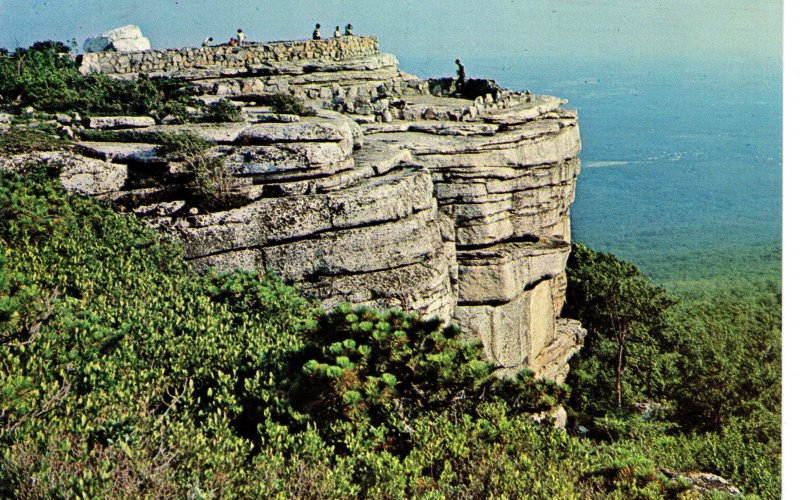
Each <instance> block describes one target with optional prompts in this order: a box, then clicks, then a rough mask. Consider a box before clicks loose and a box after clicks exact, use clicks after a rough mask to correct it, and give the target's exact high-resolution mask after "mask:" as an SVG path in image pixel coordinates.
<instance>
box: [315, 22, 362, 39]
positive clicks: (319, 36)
mask: <svg viewBox="0 0 800 500" xmlns="http://www.w3.org/2000/svg"><path fill="white" fill-rule="evenodd" d="M321 28H322V26H321V25H320V24H319V23H317V25H316V26H315V27H314V32H313V33H312V34H311V39H312V40H322V33H321V31H320V29H321ZM344 36H353V25H352V24H350V23H347V26H345V27H344ZM333 38H342V32H341V31H339V27H338V26H337V27H336V29H335V30H333Z"/></svg>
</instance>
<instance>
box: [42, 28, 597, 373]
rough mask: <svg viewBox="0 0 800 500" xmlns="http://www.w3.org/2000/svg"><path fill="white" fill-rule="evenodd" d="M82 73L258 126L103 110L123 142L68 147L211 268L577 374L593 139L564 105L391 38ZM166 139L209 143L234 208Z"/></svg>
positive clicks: (84, 169)
mask: <svg viewBox="0 0 800 500" xmlns="http://www.w3.org/2000/svg"><path fill="white" fill-rule="evenodd" d="M82 71H84V72H91V71H101V72H104V73H107V74H109V75H111V76H112V77H115V78H128V77H131V76H133V75H136V74H137V73H146V74H150V75H154V76H160V75H170V76H174V77H179V78H184V79H186V80H188V81H190V82H191V83H192V85H195V86H196V87H197V88H198V89H200V90H201V91H202V92H203V93H204V96H203V99H204V100H208V101H213V100H217V99H220V98H222V97H230V98H234V99H236V100H237V101H238V102H239V104H240V105H242V106H243V107H242V111H243V113H244V116H245V121H243V122H238V123H227V124H182V125H155V124H153V123H150V122H147V121H146V120H141V119H138V118H135V117H131V118H119V117H117V118H114V119H104V118H93V119H92V120H91V121H90V125H91V126H93V127H95V128H103V129H106V132H104V134H105V138H106V139H108V140H107V141H105V142H91V141H85V142H81V143H80V144H78V145H77V146H76V148H74V150H73V151H72V152H71V153H58V155H60V156H59V161H62V162H64V163H65V164H68V165H71V166H70V167H69V168H68V169H66V170H65V174H64V175H65V177H64V183H65V185H67V186H68V187H70V188H73V189H77V190H79V191H82V192H85V193H89V194H93V195H96V196H102V197H103V198H105V199H109V200H111V201H112V202H113V203H115V205H116V206H117V207H118V208H119V209H120V210H122V211H126V212H131V213H135V214H137V215H138V216H140V217H142V218H143V219H144V220H146V221H147V222H148V223H149V224H150V225H152V226H153V227H156V228H159V229H161V230H163V231H166V232H168V233H170V234H172V235H174V236H175V237H176V238H178V239H180V240H182V241H183V242H185V243H186V252H187V253H186V257H187V259H189V260H190V261H191V262H192V263H193V264H194V265H196V266H197V267H200V268H204V267H208V266H214V267H217V268H221V269H234V268H246V269H254V270H263V269H274V270H275V271H277V272H278V273H279V274H280V275H281V276H283V277H284V278H285V279H286V280H288V281H289V282H291V283H293V284H294V285H295V286H297V287H298V289H299V290H301V291H302V292H303V293H305V294H306V295H307V296H309V297H312V298H314V299H318V300H319V301H320V303H321V304H322V306H323V307H332V306H333V305H334V304H336V303H337V302H340V301H349V302H352V303H355V304H366V305H374V306H380V307H401V308H404V309H410V310H415V311H417V312H419V313H420V314H421V315H423V316H439V317H441V318H442V319H444V320H445V321H450V320H452V319H455V320H457V321H458V322H459V323H460V324H461V325H462V327H463V330H464V335H465V336H467V337H470V338H477V339H481V340H482V341H483V343H484V346H485V348H486V354H487V356H488V357H489V358H491V359H493V360H495V361H496V362H497V363H498V364H500V365H501V366H502V371H503V373H509V374H511V373H514V372H516V371H518V370H520V369H522V368H530V369H532V370H534V371H535V372H536V373H537V375H539V376H540V377H545V378H549V379H553V380H556V381H558V382H562V381H563V380H564V378H565V377H566V373H567V370H568V368H569V367H568V364H567V360H568V359H569V357H570V356H571V355H572V354H573V353H574V352H575V351H576V350H577V349H578V348H579V347H580V345H581V344H582V342H583V338H584V335H585V333H586V332H585V330H584V329H583V328H581V326H580V324H578V323H577V322H576V321H572V320H568V319H564V318H560V313H561V308H562V306H563V303H564V297H565V289H566V278H565V274H564V269H565V265H566V259H567V256H568V254H569V251H570V223H569V207H570V204H571V203H572V201H573V199H574V196H575V182H576V178H577V176H578V174H579V172H580V160H579V153H580V150H581V139H580V132H579V128H578V119H577V115H576V113H575V112H574V111H570V110H567V109H564V108H562V106H563V105H564V104H565V101H563V100H562V99H559V98H556V97H550V96H540V95H533V94H530V93H527V92H524V93H521V92H513V91H510V90H504V89H502V88H500V87H499V86H497V85H496V84H495V83H494V82H491V81H484V80H470V81H468V82H467V83H468V84H469V85H465V86H464V89H466V90H465V93H471V94H478V95H465V96H455V97H454V96H452V95H448V92H449V90H448V89H452V88H454V85H453V83H452V82H445V81H444V80H436V81H431V82H428V81H426V80H422V79H419V78H417V77H415V76H413V75H409V74H406V73H404V72H402V71H400V70H399V69H398V63H397V60H396V58H395V57H394V56H392V55H390V54H384V53H381V52H380V51H379V50H378V44H377V39H375V38H373V37H344V38H341V39H337V40H332V39H331V40H321V41H309V40H302V41H294V42H278V43H272V44H253V45H249V46H245V47H241V48H234V47H203V48H186V49H175V50H166V51H145V52H132V53H124V54H122V53H112V52H100V53H95V54H86V55H85V56H84V59H83V63H82ZM431 89H433V90H434V93H432V92H431ZM467 91H468V92H467ZM275 92H284V93H289V94H292V95H294V96H295V97H297V98H300V99H303V100H304V101H305V103H306V104H307V105H310V106H312V107H313V108H314V109H316V110H317V115H316V116H312V117H299V116H294V115H289V117H283V118H280V117H278V115H276V114H275V113H273V112H272V110H271V109H269V108H267V107H264V106H260V105H258V103H257V101H258V99H256V98H255V97H253V96H258V95H260V94H270V93H275ZM434 94H437V95H434ZM249 101H253V102H249ZM121 128H124V129H125V130H118V129H121ZM153 132H172V133H179V132H191V133H194V134H196V135H199V136H201V137H203V138H204V139H206V140H207V141H210V142H211V143H212V144H213V148H212V149H211V150H210V151H209V153H208V154H209V155H211V156H214V157H217V158H220V159H221V160H220V161H222V162H223V163H222V164H223V168H224V170H225V172H227V175H228V176H229V183H230V184H231V186H232V187H229V188H230V189H232V190H233V191H234V192H235V194H236V195H235V196H234V201H235V202H234V203H228V204H227V205H225V206H212V205H207V204H204V203H203V202H202V201H201V200H199V199H198V198H197V197H196V196H195V195H194V192H193V188H192V185H193V184H192V183H193V179H194V177H195V175H196V174H194V173H193V172H192V171H191V169H189V168H187V166H186V165H185V164H182V163H181V162H178V161H176V160H175V159H170V158H162V157H160V156H159V153H158V151H159V150H158V147H157V145H155V144H149V143H148V142H147V141H146V140H145V139H147V137H153V136H154V134H153ZM115 134H119V135H118V136H115ZM135 134H145V135H142V136H141V137H142V139H143V140H142V141H137V142H127V141H129V140H130V139H131V137H135ZM115 137H119V140H118V141H116V142H115V139H114V138H115ZM93 183H95V185H93Z"/></svg>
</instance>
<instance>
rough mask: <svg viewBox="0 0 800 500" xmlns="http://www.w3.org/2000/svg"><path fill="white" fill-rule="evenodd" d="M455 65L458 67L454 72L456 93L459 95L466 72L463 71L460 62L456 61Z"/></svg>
mask: <svg viewBox="0 0 800 500" xmlns="http://www.w3.org/2000/svg"><path fill="white" fill-rule="evenodd" d="M456 64H457V65H458V70H457V71H456V92H458V93H459V94H461V92H462V90H463V89H464V80H465V78H466V76H467V73H466V71H464V65H463V64H461V61H460V60H458V59H456Z"/></svg>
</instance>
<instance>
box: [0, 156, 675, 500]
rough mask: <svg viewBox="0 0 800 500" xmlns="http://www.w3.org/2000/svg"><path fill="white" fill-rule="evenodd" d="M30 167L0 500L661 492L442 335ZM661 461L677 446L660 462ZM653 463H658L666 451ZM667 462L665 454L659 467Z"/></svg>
mask: <svg viewBox="0 0 800 500" xmlns="http://www.w3.org/2000/svg"><path fill="white" fill-rule="evenodd" d="M56 175H57V172H52V171H44V170H42V169H40V168H36V169H33V170H31V171H29V172H27V173H26V174H25V175H24V176H21V175H16V174H0V366H1V367H2V370H0V377H2V381H1V382H2V387H3V389H2V391H0V495H2V496H9V497H42V496H58V497H61V496H81V495H86V496H90V497H91V496H109V497H131V496H143V495H148V496H157V497H162V496H193V497H198V496H202V497H231V496H235V497H248V498H249V497H265V496H295V497H381V498H385V497H407V496H424V497H426V498H445V497H471V498H484V497H490V496H506V497H513V498H519V497H540V498H549V497H555V498H575V497H598V498H599V497H603V498H605V497H612V498H632V497H638V498H658V497H674V496H676V495H677V494H679V493H680V492H681V491H682V490H684V489H685V488H686V485H685V484H683V483H680V482H675V481H670V480H668V479H667V478H666V477H664V476H663V475H662V474H661V473H660V469H659V466H658V463H657V462H654V461H653V460H651V459H649V458H647V456H646V455H645V454H644V453H643V452H642V450H641V449H640V448H637V447H636V445H635V444H631V443H620V442H618V443H602V442H601V443H595V442H593V441H591V440H589V439H582V438H576V437H571V436H569V435H568V434H566V433H564V432H559V431H554V430H552V429H549V428H547V427H546V426H543V425H541V424H537V423H536V422H535V421H534V420H533V419H532V418H531V414H532V413H533V412H538V411H540V410H542V409H546V408H549V407H550V406H551V405H553V404H557V403H558V402H559V400H560V399H561V398H562V397H564V396H565V394H563V393H559V392H558V391H557V390H556V391H553V392H551V391H550V388H548V384H543V383H537V382H535V381H533V380H531V378H530V377H529V376H527V375H524V376H522V377H521V378H520V379H519V380H518V381H516V382H511V381H499V380H494V379H493V378H492V376H491V375H490V372H491V370H492V367H491V366H489V365H488V364H486V363H485V362H483V361H481V352H480V350H479V349H478V347H477V346H476V345H475V344H469V343H461V342H459V341H458V340H457V339H456V337H455V334H456V330H454V329H452V328H445V329H443V328H442V327H441V325H439V324H438V322H429V321H422V320H420V319H419V318H418V317H416V316H414V315H408V314H404V313H400V312H397V311H387V312H379V311H374V310H371V309H355V310H354V309H351V308H349V307H348V306H341V307H339V308H338V309H337V310H336V311H334V312H332V313H331V314H323V313H321V312H318V311H316V310H315V309H314V308H313V307H311V306H310V305H309V304H308V303H307V302H306V301H305V300H303V299H301V298H300V297H298V296H297V295H296V293H295V292H294V291H293V289H291V288H289V287H287V286H285V285H283V284H281V283H280V281H279V280H277V279H276V278H275V276H272V275H264V276H259V275H256V274H252V273H242V272H240V273H235V274H224V275H223V274H217V273H214V272H210V273H207V274H205V275H196V274H194V273H192V272H191V270H190V269H189V268H188V266H187V265H186V264H185V263H184V262H183V261H182V259H181V258H180V254H181V249H180V248H178V247H177V246H175V245H174V244H172V243H169V242H167V241H164V240H163V239H161V238H160V237H159V236H158V235H156V234H155V233H154V232H151V231H149V230H146V229H145V228H143V227H142V225H141V224H140V223H139V222H138V221H136V220H135V219H133V218H130V217H122V216H119V215H116V214H114V213H113V211H112V210H110V209H108V208H104V207H102V206H99V205H98V204H96V203H95V202H93V201H90V200H86V199H83V198H79V197H69V196H67V195H66V194H65V193H64V192H63V190H62V189H61V187H60V186H59V184H58V182H57V181H55V180H54V177H55V176H56ZM670 449H671V448H670ZM665 453H666V452H665ZM665 460H666V462H665V463H667V462H670V461H671V462H678V460H676V459H673V458H670V457H668V456H666V455H665Z"/></svg>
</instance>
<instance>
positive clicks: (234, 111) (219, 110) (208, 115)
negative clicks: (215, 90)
mask: <svg viewBox="0 0 800 500" xmlns="http://www.w3.org/2000/svg"><path fill="white" fill-rule="evenodd" d="M242 120H244V118H243V117H242V110H241V109H239V107H238V106H235V105H234V104H231V102H230V101H228V100H227V99H221V100H219V101H216V102H212V103H211V104H208V105H206V106H204V107H203V115H202V121H204V122H213V123H221V122H240V121H242Z"/></svg>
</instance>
